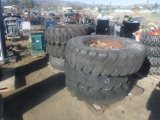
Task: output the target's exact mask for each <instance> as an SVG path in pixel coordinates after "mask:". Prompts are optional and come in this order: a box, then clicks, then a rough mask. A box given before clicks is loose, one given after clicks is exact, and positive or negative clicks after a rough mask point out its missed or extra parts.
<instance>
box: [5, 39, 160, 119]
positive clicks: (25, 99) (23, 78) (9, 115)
mask: <svg viewBox="0 0 160 120" xmlns="http://www.w3.org/2000/svg"><path fill="white" fill-rule="evenodd" d="M7 44H15V45H16V44H20V45H21V49H19V50H18V53H20V58H21V60H20V59H19V61H18V62H16V63H10V64H7V65H3V69H4V68H15V69H16V87H17V89H16V90H15V91H11V92H7V93H4V94H3V100H4V117H5V120H148V119H150V120H159V118H160V116H159V115H160V114H159V113H160V105H159V101H160V97H159V96H160V91H159V90H157V89H154V88H155V86H156V84H157V83H158V82H159V78H158V77H157V79H156V80H153V79H151V78H148V77H146V78H143V79H142V78H138V77H136V76H134V77H132V78H131V79H133V80H138V83H139V84H140V85H141V86H142V87H143V88H145V91H144V93H143V95H141V96H136V97H133V98H132V99H131V100H127V101H126V102H125V103H124V104H120V105H119V106H117V107H114V108H111V109H109V110H106V111H105V113H103V115H100V116H94V115H93V113H92V112H91V111H90V110H89V109H88V108H87V107H86V105H85V104H84V103H83V102H80V101H78V100H77V99H76V98H75V97H72V96H71V94H70V93H69V92H68V90H67V88H66V86H65V75H64V73H63V72H60V71H57V70H51V69H50V68H49V67H48V64H47V62H48V56H47V55H46V57H38V58H33V57H31V56H30V54H29V49H28V44H29V43H28V38H27V37H26V38H25V39H23V40H20V41H17V42H14V43H11V42H7Z"/></svg>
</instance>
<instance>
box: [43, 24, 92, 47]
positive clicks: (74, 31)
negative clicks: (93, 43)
mask: <svg viewBox="0 0 160 120" xmlns="http://www.w3.org/2000/svg"><path fill="white" fill-rule="evenodd" d="M46 32H47V33H45V38H46V40H47V41H48V42H47V43H50V44H51V45H62V46H65V45H66V43H67V41H68V40H69V39H71V38H74V37H77V36H83V35H90V34H91V31H90V29H89V27H88V26H84V25H73V26H71V25H69V26H68V25H57V26H54V27H52V28H49V30H46Z"/></svg>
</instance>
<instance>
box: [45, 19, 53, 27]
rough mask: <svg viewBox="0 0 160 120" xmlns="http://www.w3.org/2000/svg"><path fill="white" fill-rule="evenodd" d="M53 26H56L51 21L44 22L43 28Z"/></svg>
mask: <svg viewBox="0 0 160 120" xmlns="http://www.w3.org/2000/svg"><path fill="white" fill-rule="evenodd" d="M55 25H56V22H55V21H51V20H46V21H44V27H45V28H48V27H51V26H55Z"/></svg>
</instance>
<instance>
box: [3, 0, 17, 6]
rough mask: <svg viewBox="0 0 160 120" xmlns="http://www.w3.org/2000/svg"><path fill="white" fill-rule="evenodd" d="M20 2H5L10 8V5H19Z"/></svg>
mask: <svg viewBox="0 0 160 120" xmlns="http://www.w3.org/2000/svg"><path fill="white" fill-rule="evenodd" d="M19 4H20V1H19V0H7V1H6V2H4V5H5V6H9V5H19Z"/></svg>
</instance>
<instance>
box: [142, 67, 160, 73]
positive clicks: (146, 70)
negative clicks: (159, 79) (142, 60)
mask: <svg viewBox="0 0 160 120" xmlns="http://www.w3.org/2000/svg"><path fill="white" fill-rule="evenodd" d="M139 72H140V73H142V74H145V75H148V74H149V75H160V66H159V67H151V66H145V65H143V66H142V68H141V69H140V71H139Z"/></svg>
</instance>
